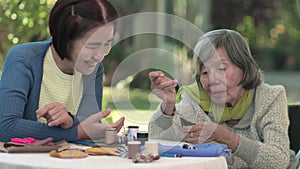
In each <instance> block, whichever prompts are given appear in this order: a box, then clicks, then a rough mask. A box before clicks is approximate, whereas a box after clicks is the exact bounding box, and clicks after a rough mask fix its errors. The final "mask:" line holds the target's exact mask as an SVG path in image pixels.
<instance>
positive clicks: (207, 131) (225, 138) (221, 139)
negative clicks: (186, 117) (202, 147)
mask: <svg viewBox="0 0 300 169" xmlns="http://www.w3.org/2000/svg"><path fill="white" fill-rule="evenodd" d="M183 130H184V132H185V133H186V141H188V142H190V143H193V144H197V143H209V142H212V141H214V142H217V143H221V144H226V145H227V146H228V147H229V148H230V149H232V150H233V151H235V150H236V149H237V147H238V144H239V140H240V137H239V135H238V134H236V133H234V132H232V131H230V130H229V129H227V128H226V127H224V126H221V125H219V124H217V123H214V122H199V123H197V124H195V125H192V126H184V127H183Z"/></svg>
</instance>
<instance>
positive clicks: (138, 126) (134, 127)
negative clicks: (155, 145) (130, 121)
mask: <svg viewBox="0 0 300 169" xmlns="http://www.w3.org/2000/svg"><path fill="white" fill-rule="evenodd" d="M127 128H137V129H138V128H139V126H128V127H127Z"/></svg>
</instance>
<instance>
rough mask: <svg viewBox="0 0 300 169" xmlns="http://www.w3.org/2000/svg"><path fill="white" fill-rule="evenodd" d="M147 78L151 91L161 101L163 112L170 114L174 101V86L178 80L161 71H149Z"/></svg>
mask: <svg viewBox="0 0 300 169" xmlns="http://www.w3.org/2000/svg"><path fill="white" fill-rule="evenodd" d="M149 79H150V80H151V90H152V92H153V93H154V94H155V95H156V96H157V97H158V98H160V99H161V100H162V101H163V103H162V111H163V113H165V114H167V115H172V114H173V110H174V107H175V102H176V89H175V88H176V86H177V84H178V81H177V80H172V79H170V78H168V77H166V76H165V74H164V73H163V72H162V71H154V72H150V73H149Z"/></svg>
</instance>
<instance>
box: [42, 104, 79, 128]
mask: <svg viewBox="0 0 300 169" xmlns="http://www.w3.org/2000/svg"><path fill="white" fill-rule="evenodd" d="M36 116H37V119H39V118H41V117H44V118H45V119H46V120H47V124H48V126H51V127H52V126H60V127H61V128H63V129H68V128H70V127H72V126H73V122H74V119H73V117H72V116H70V114H69V113H68V111H67V110H66V107H65V106H64V105H62V104H60V103H57V102H53V103H49V104H47V105H45V106H44V107H43V108H40V109H38V110H37V111H36Z"/></svg>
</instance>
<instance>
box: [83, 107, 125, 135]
mask: <svg viewBox="0 0 300 169" xmlns="http://www.w3.org/2000/svg"><path fill="white" fill-rule="evenodd" d="M110 113H111V110H109V109H107V110H103V111H102V112H99V113H96V114H93V115H91V116H89V117H88V118H87V119H85V120H84V121H82V122H80V123H79V124H78V136H77V140H84V139H92V140H99V139H102V138H104V136H105V129H106V128H111V127H113V128H116V129H117V131H119V130H120V129H121V128H122V126H124V120H125V118H124V117H121V118H120V119H119V120H118V121H117V122H115V123H111V124H103V123H100V122H99V121H100V120H101V119H103V118H105V117H107V116H108V115H109V114H110Z"/></svg>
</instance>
